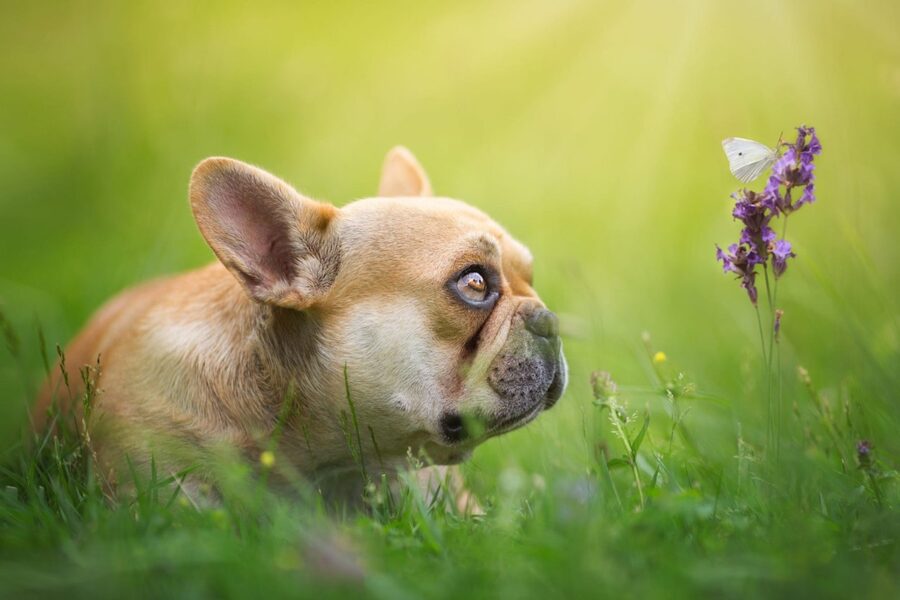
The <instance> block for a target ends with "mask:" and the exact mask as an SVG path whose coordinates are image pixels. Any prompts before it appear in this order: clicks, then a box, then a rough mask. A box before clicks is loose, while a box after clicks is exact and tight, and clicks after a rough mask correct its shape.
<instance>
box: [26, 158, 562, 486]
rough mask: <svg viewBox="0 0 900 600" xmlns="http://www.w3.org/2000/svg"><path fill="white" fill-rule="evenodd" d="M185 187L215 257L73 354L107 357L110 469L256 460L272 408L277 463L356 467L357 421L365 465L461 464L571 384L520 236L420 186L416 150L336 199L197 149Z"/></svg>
mask: <svg viewBox="0 0 900 600" xmlns="http://www.w3.org/2000/svg"><path fill="white" fill-rule="evenodd" d="M190 196H191V205H192V208H193V211H194V215H195V218H196V220H197V222H198V225H199V227H200V230H201V232H202V233H203V235H204V237H205V238H206V240H207V242H208V243H209V244H210V246H211V247H212V249H213V251H214V252H215V253H216V255H217V256H218V258H219V261H220V262H218V263H215V264H213V265H210V266H208V267H205V268H202V269H199V270H197V271H194V272H191V273H187V274H184V275H180V276H176V277H173V278H169V279H163V280H158V281H153V282H150V283H146V284H144V285H142V286H139V287H137V288H134V289H132V290H129V291H126V292H124V293H123V294H121V295H120V296H118V297H116V298H115V299H113V300H112V301H110V302H109V303H108V304H107V305H106V306H105V307H103V308H102V309H101V310H100V311H99V312H98V313H97V314H96V315H95V316H94V317H93V319H92V320H91V322H90V323H89V324H88V325H87V326H86V328H85V329H84V330H83V331H82V332H81V334H79V336H78V337H77V338H76V339H75V340H74V341H73V342H72V344H71V346H70V347H69V349H68V350H67V363H68V365H69V367H68V368H69V369H70V370H71V374H70V376H69V378H68V379H69V381H70V382H75V381H78V380H79V377H78V376H77V375H76V371H77V369H78V368H79V367H81V366H83V365H93V364H96V363H97V362H98V357H99V365H100V374H99V381H98V386H97V393H96V397H95V399H94V409H93V417H92V423H95V425H94V427H93V429H94V442H95V443H96V445H97V452H98V454H99V456H100V459H101V462H103V463H104V464H105V465H106V466H108V467H109V469H110V470H112V471H114V470H115V466H116V465H120V464H121V463H122V459H123V458H124V457H125V456H128V457H130V459H131V460H132V461H136V462H145V461H147V460H148V458H149V456H150V455H151V454H153V455H154V456H157V458H159V456H160V455H163V456H165V457H168V458H166V459H165V460H169V461H171V462H173V463H178V462H179V461H184V460H187V458H185V456H190V457H193V459H196V458H198V457H201V460H202V456H203V455H204V453H205V452H206V451H207V450H210V449H212V448H213V447H215V446H219V445H223V444H224V445H227V446H229V447H232V448H236V449H238V450H239V451H240V452H242V453H244V454H245V455H248V456H254V457H255V456H256V454H257V453H258V452H259V450H260V449H261V448H262V444H263V442H264V441H265V440H266V439H268V437H269V436H270V435H271V433H272V432H273V431H274V430H275V429H276V427H281V425H278V423H279V422H280V421H283V431H282V432H281V435H280V438H279V440H280V442H279V446H278V449H277V451H276V453H277V455H278V460H279V461H285V462H286V463H288V464H290V465H292V466H294V467H295V468H296V469H298V470H299V471H301V472H303V473H307V474H313V473H320V472H325V471H329V470H341V469H345V468H348V467H351V466H353V464H354V461H356V460H358V459H359V456H354V451H353V449H352V448H351V447H350V446H351V445H349V444H348V427H352V428H353V430H351V431H349V433H351V434H352V440H353V443H356V444H358V446H359V448H361V450H362V452H361V454H362V458H363V460H364V461H365V462H366V463H369V466H370V467H371V468H373V469H376V468H388V469H390V468H392V467H396V466H398V465H400V464H401V463H403V462H405V460H406V457H407V455H408V453H409V452H410V450H411V451H412V452H413V453H418V452H420V451H424V452H425V453H427V455H428V456H429V457H430V459H431V460H432V461H434V462H435V463H436V464H453V463H457V462H459V461H461V460H463V459H464V458H465V457H466V456H467V455H468V453H469V452H470V451H471V449H472V448H473V447H474V446H475V445H476V444H477V443H479V442H481V441H483V440H484V439H487V438H488V437H490V436H492V435H496V434H499V433H502V432H504V431H508V430H510V429H513V428H515V427H518V426H521V425H522V424H524V423H526V422H528V421H530V420H531V419H533V418H534V417H536V416H537V415H538V414H539V413H540V412H541V411H542V410H543V409H545V408H547V407H549V406H551V405H552V404H553V403H554V402H555V401H556V400H557V399H558V398H559V396H560V395H561V394H562V391H563V389H564V387H565V383H566V367H565V361H564V359H563V357H562V352H561V347H560V343H559V339H558V332H557V326H556V320H555V317H554V316H553V315H552V313H550V312H549V311H547V310H546V309H545V308H544V307H543V304H541V302H540V300H539V299H538V298H537V296H536V294H535V293H534V291H533V290H532V288H531V258H530V256H529V254H528V251H527V250H526V249H525V248H524V247H523V246H522V245H521V244H519V243H518V242H516V241H515V240H513V239H512V238H511V237H510V236H509V235H508V234H507V233H506V232H505V231H504V230H503V229H502V228H500V227H499V226H498V225H497V224H496V223H494V222H493V221H491V220H490V219H488V217H486V216H485V215H484V214H482V213H481V212H479V211H477V210H475V209H474V208H471V207H469V206H467V205H465V204H463V203H462V202H459V201H456V200H451V199H446V198H433V197H422V196H430V185H429V183H428V180H427V177H426V176H425V174H424V172H423V171H422V170H421V167H419V165H418V163H417V162H416V161H415V159H414V158H413V157H412V156H411V155H410V154H409V153H408V152H406V151H405V150H403V149H395V150H394V151H392V152H391V153H390V154H389V155H388V159H387V161H386V163H385V168H384V172H383V174H382V181H381V187H380V190H379V197H377V198H370V199H366V200H360V201H358V202H355V203H352V204H350V205H348V206H345V207H343V208H341V209H337V208H335V207H333V206H331V205H328V204H322V203H318V202H315V201H313V200H310V199H308V198H304V197H303V196H301V195H299V194H298V193H297V192H295V191H294V190H293V189H291V188H290V187H289V186H287V185H286V184H284V183H283V182H281V181H280V180H278V179H276V178H275V177H273V176H271V175H269V174H267V173H265V172H263V171H261V170H259V169H255V168H253V167H250V166H248V165H245V164H243V163H239V162H237V161H233V160H229V159H207V160H206V161H204V162H203V163H201V164H200V166H198V167H197V169H196V170H195V171H194V174H193V176H192V179H191V191H190ZM54 390H55V391H56V393H57V394H58V395H59V396H61V397H63V399H64V398H65V397H66V396H67V395H69V394H70V393H72V390H69V391H62V392H61V391H60V382H59V381H58V380H56V381H54V380H51V382H49V384H48V385H47V386H46V389H45V392H44V393H43V395H42V398H41V399H40V400H39V403H38V406H37V410H36V416H37V417H38V418H40V417H42V416H43V415H44V414H46V409H47V406H48V404H49V402H50V398H51V396H52V395H53V393H54ZM75 391H76V392H77V390H75ZM285 402H290V407H289V410H285ZM351 417H352V419H351ZM471 417H474V418H476V419H477V420H479V421H480V422H481V424H482V425H483V430H482V431H478V427H477V426H474V427H473V426H472V425H471V423H470V421H469V419H470V418H471ZM357 454H358V452H357ZM193 459H192V460H193ZM180 466H184V465H179V464H173V465H172V468H173V469H174V468H176V467H180Z"/></svg>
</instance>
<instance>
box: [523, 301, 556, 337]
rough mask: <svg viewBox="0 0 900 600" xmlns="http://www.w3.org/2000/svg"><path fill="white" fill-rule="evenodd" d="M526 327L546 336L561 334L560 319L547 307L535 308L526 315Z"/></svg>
mask: <svg viewBox="0 0 900 600" xmlns="http://www.w3.org/2000/svg"><path fill="white" fill-rule="evenodd" d="M525 328H526V329H527V330H528V331H530V332H531V333H533V334H535V335H539V336H541V337H545V338H555V337H557V336H559V319H558V318H557V316H556V315H555V314H553V313H552V312H550V311H549V310H547V309H546V308H543V307H541V308H535V309H534V310H533V311H531V312H530V313H529V314H528V316H527V317H525Z"/></svg>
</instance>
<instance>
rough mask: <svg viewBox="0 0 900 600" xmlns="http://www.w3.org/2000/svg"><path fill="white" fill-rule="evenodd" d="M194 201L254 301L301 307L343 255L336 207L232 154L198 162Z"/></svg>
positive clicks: (204, 229)
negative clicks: (335, 230) (309, 195)
mask: <svg viewBox="0 0 900 600" xmlns="http://www.w3.org/2000/svg"><path fill="white" fill-rule="evenodd" d="M190 200H191V209H192V210H193V212H194V219H196V221H197V225H198V226H199V227H200V232H201V233H202V234H203V237H204V238H206V242H207V243H208V244H209V246H210V248H212V250H213V252H215V254H216V256H217V257H218V258H219V260H220V261H221V262H222V264H224V265H225V266H226V267H227V268H228V270H229V271H231V272H232V273H233V274H234V276H235V277H237V279H238V281H240V282H241V284H242V285H243V286H244V288H246V290H247V293H248V294H249V295H250V296H251V297H252V298H253V299H254V300H256V301H258V302H264V303H267V304H273V305H277V306H282V307H285V308H293V309H297V310H303V309H306V308H309V307H311V306H313V305H315V304H316V303H317V302H318V301H319V300H321V299H322V298H323V297H324V296H325V295H326V294H327V293H328V290H329V288H330V287H331V284H332V283H333V282H334V279H335V277H336V276H337V272H338V269H339V267H340V262H341V249H340V242H339V240H338V239H337V236H336V234H335V233H334V231H333V230H334V227H333V226H332V225H333V223H334V221H335V218H336V217H337V215H338V209H336V208H335V207H334V206H332V205H330V204H323V203H320V202H316V201H314V200H310V199H309V198H304V197H303V196H301V195H300V194H298V193H297V192H296V191H294V189H293V188H291V187H290V186H289V185H288V184H286V183H284V182H283V181H281V180H280V179H278V178H277V177H275V176H274V175H270V174H269V173H266V172H265V171H263V170H261V169H257V168H256V167H252V166H250V165H248V164H245V163H242V162H240V161H237V160H233V159H230V158H207V159H206V160H204V161H203V162H201V163H200V164H199V165H197V168H196V169H194V173H193V174H192V175H191V187H190Z"/></svg>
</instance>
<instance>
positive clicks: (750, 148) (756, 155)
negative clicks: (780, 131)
mask: <svg viewBox="0 0 900 600" xmlns="http://www.w3.org/2000/svg"><path fill="white" fill-rule="evenodd" d="M722 149H723V150H725V156H727V157H728V165H729V167H730V169H731V174H732V175H734V176H735V177H737V178H738V181H740V182H741V183H750V182H751V181H753V180H754V179H756V178H757V177H759V176H760V174H761V173H762V172H763V171H765V170H766V169H768V168H769V167H771V166H772V164H773V163H774V162H775V159H776V158H777V157H778V152H777V151H776V150H774V149H773V148H769V147H768V146H766V145H765V144H760V143H759V142H754V141H753V140H748V139H746V138H728V139H726V140H722Z"/></svg>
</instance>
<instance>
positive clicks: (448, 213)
mask: <svg viewBox="0 0 900 600" xmlns="http://www.w3.org/2000/svg"><path fill="white" fill-rule="evenodd" d="M341 212H342V213H343V214H342V219H341V220H342V221H343V223H342V226H341V236H342V237H343V238H344V239H345V240H348V241H349V242H350V244H349V246H351V247H353V248H366V249H367V250H368V251H370V252H372V251H375V252H378V251H380V250H388V251H391V252H394V253H410V252H419V251H421V249H423V248H426V249H428V250H429V252H431V253H432V256H433V257H434V258H437V257H438V255H444V254H447V253H467V252H468V253H477V254H480V255H482V256H483V257H484V258H486V259H496V260H501V259H502V262H503V266H504V268H506V267H507V264H508V266H509V267H510V268H514V269H522V268H526V267H529V266H530V264H531V260H532V258H531V253H530V252H529V251H528V249H527V248H526V247H525V246H524V245H522V244H521V243H520V242H518V241H517V240H516V239H514V238H513V237H512V236H511V235H509V233H507V232H506V230H505V229H503V227H501V226H500V225H499V224H497V223H496V222H495V221H494V220H493V219H491V218H490V217H488V216H487V215H486V214H485V213H483V212H482V211H480V210H478V209H477V208H475V207H473V206H470V205H469V204H466V203H465V202H462V201H459V200H455V199H452V198H440V197H429V198H418V197H417V198H368V199H365V200H359V201H357V202H354V203H352V204H349V205H347V206H345V207H344V208H343V209H342V211H341Z"/></svg>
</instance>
